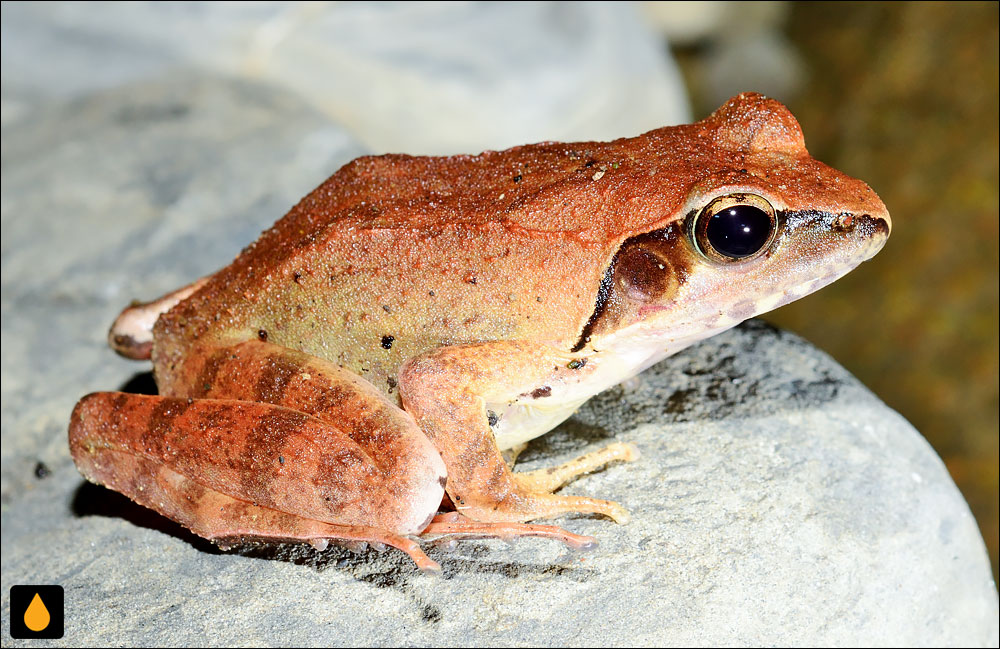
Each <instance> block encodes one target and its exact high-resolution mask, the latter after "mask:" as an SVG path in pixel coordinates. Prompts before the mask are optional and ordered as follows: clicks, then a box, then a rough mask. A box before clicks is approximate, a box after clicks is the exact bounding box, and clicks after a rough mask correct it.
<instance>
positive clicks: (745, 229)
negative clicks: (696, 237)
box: [705, 205, 771, 259]
mask: <svg viewBox="0 0 1000 649" xmlns="http://www.w3.org/2000/svg"><path fill="white" fill-rule="evenodd" d="M705 236H706V237H707V238H708V242H709V243H710V244H712V247H713V248H715V250H716V251H718V253H719V254H721V255H725V256H726V257H732V258H734V259H742V258H743V257H749V256H750V255H752V254H754V253H755V252H757V251H758V250H760V249H761V248H763V247H764V244H765V243H767V240H768V239H770V238H771V217H770V216H768V215H767V212H765V211H764V210H762V209H760V208H757V207H754V206H752V205H733V206H732V207H727V208H726V209H724V210H722V211H721V212H719V213H717V214H715V215H714V216H712V218H711V219H709V221H708V227H707V229H706V230H705Z"/></svg>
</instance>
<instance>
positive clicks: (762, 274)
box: [69, 93, 890, 570]
mask: <svg viewBox="0 0 1000 649" xmlns="http://www.w3.org/2000/svg"><path fill="white" fill-rule="evenodd" d="M889 230H890V220H889V215H888V213H887V212H886V209H885V206H884V205H883V204H882V202H881V201H880V200H879V198H878V197H877V196H876V195H875V193H874V192H873V191H872V190H871V189H869V188H868V186H867V185H865V184H864V183H863V182H861V181H858V180H855V179H853V178H850V177H848V176H846V175H844V174H842V173H840V172H838V171H836V170H834V169H831V168H830V167H827V166H825V165H823V164H822V163H820V162H818V161H816V160H814V159H813V158H812V157H810V156H809V154H808V152H807V151H806V148H805V145H804V142H803V138H802V132H801V129H800V128H799V125H798V123H797V122H796V121H795V118H794V117H793V116H792V115H791V114H790V113H789V111H788V110H787V109H786V108H785V107H784V106H782V105H781V104H780V103H778V102H777V101H774V100H772V99H768V98H765V97H763V96H761V95H758V94H752V93H747V94H743V95H740V96H738V97H734V98H733V99H731V100H730V101H729V102H727V103H726V104H725V105H724V106H722V107H721V108H719V110H717V111H716V112H715V113H713V114H712V115H711V116H710V117H708V118H707V119H705V120H702V121H700V122H697V123H695V124H690V125H684V126H676V127H668V128H661V129H657V130H655V131H650V132H649V133H646V134H644V135H640V136H638V137H633V138H625V139H620V140H615V141H613V142H582V143H573V144H562V143H551V142H549V143H541V144H533V145H527V146H521V147H515V148H513V149H509V150H507V151H499V152H495V151H489V152H486V153H483V154H480V155H475V156H452V157H445V158H434V157H411V156H404V155H384V156H377V157H365V158H359V159H357V160H354V161H353V162H350V163H348V164H347V165H345V166H344V167H343V168H341V169H340V170H339V171H338V172H337V173H335V174H334V175H333V176H332V177H331V178H330V179H328V180H327V181H326V182H324V183H323V184H322V185H320V186H319V187H318V188H317V189H316V190H315V191H313V192H312V193H311V194H309V195H308V196H306V197H305V198H304V199H303V200H302V201H301V202H300V203H299V204H298V205H296V206H295V207H294V208H292V210H291V211H290V212H289V213H288V214H287V215H285V216H284V217H283V218H282V219H281V220H280V221H278V222H277V223H276V224H275V225H274V226H273V227H272V228H271V229H269V230H268V231H266V232H265V233H264V234H263V235H262V236H261V237H260V239H258V240H257V242H256V243H254V244H252V245H251V246H249V247H248V248H247V249H245V250H244V251H243V252H242V253H241V254H240V255H239V257H237V258H236V260H235V261H233V262H232V263H231V264H230V265H229V266H227V267H225V268H223V269H222V270H220V271H218V272H217V273H215V274H214V275H211V276H209V277H206V278H204V279H201V280H199V281H197V282H195V283H194V284H191V285H190V286H188V287H185V288H183V289H180V290H179V291H176V292H174V293H172V294H170V295H168V296H165V297H163V298H161V299H159V300H157V301H154V302H151V303H148V304H143V305H136V306H132V307H130V308H128V309H126V310H125V311H124V312H123V313H122V315H121V316H119V318H118V320H117V321H116V322H115V324H114V325H113V327H112V330H111V333H110V340H111V345H112V347H114V348H115V349H116V350H117V351H118V352H119V353H122V354H124V355H126V356H129V357H131V358H137V359H151V360H152V361H153V366H154V372H155V376H156V382H157V385H158V387H159V392H160V394H159V396H147V395H138V394H126V393H120V392H101V393H95V394H91V395H88V396H86V397H84V398H83V399H82V400H81V401H80V402H79V404H78V405H77V406H76V409H75V410H74V412H73V415H72V419H71V422H70V429H69V437H70V449H71V451H72V454H73V458H74V460H75V461H76V463H77V466H78V467H79V469H80V471H81V472H82V473H83V475H84V476H85V477H87V478H88V479H89V480H92V481H94V482H98V483H100V484H104V485H106V486H108V487H110V488H112V489H115V490H118V491H120V492H122V493H124V494H125V495H127V496H129V497H130V498H132V499H133V500H135V501H136V502H139V503H141V504H143V505H146V506H147V507H151V508H153V509H155V510H156V511H158V512H160V513H162V514H163V515H165V516H167V517H169V518H171V519H173V520H175V521H178V522H180V523H181V524H183V525H185V526H186V527H188V528H190V529H191V530H193V531H194V532H195V533H197V534H199V535H201V536H204V537H206V538H209V539H213V540H215V541H217V542H220V543H223V544H227V543H232V542H234V541H246V540H275V541H287V540H299V541H308V542H311V543H313V544H314V545H315V546H317V547H320V548H323V547H326V544H327V542H328V541H330V540H334V541H338V542H355V543H357V542H368V543H373V544H389V545H392V546H395V547H397V548H400V549H401V550H403V551H405V552H407V553H408V554H409V555H410V556H411V557H412V558H413V560H414V561H415V562H416V563H417V565H418V566H420V567H421V568H424V569H429V570H430V569H436V568H437V564H436V563H435V562H433V561H432V560H431V559H429V558H428V557H427V556H426V555H425V554H424V553H423V552H422V550H421V549H420V546H419V544H418V543H417V540H420V539H441V538H445V539H448V538H462V537H467V536H474V537H482V536H518V535H538V536H551V537H554V538H558V539H560V540H562V541H564V542H566V543H568V544H570V545H574V546H579V547H586V546H588V545H590V544H592V543H593V540H592V539H590V538H588V537H581V536H577V535H574V534H571V533H569V532H565V531H563V530H561V529H559V528H557V527H551V526H545V525H530V524H527V521H531V520H534V519H539V518H546V517H551V516H556V515H559V514H563V513H567V512H583V513H596V514H602V515H605V516H608V517H610V518H612V519H615V520H617V521H620V522H623V521H624V520H626V518H627V514H626V512H625V510H624V509H623V508H622V507H621V506H620V505H618V504H617V503H613V502H608V501H604V500H596V499H592V498H583V497H577V496H571V495H563V494H557V493H554V492H555V491H556V490H558V489H559V488H560V487H561V486H562V485H563V484H564V483H565V482H567V481H568V480H570V479H571V478H573V477H575V476H577V475H579V474H581V473H586V472H589V471H593V470H594V469H597V468H599V467H601V466H603V465H605V464H607V463H608V462H611V461H615V460H631V459H635V457H636V453H635V449H634V448H633V447H631V446H630V445H627V444H620V443H619V444H612V445H611V446H609V447H607V448H605V449H602V450H600V451H596V452H594V453H591V454H588V455H586V456H584V457H582V458H578V459H577V460H574V461H571V462H569V463H567V464H565V465H562V466H559V467H554V468H552V469H546V470H540V471H533V472H527V473H516V472H513V471H512V470H511V466H510V465H509V464H508V462H507V461H505V459H504V456H503V455H502V453H501V452H502V451H505V450H507V449H515V450H516V449H517V448H520V447H521V446H522V445H523V443H524V442H526V441H527V440H530V439H532V438H534V437H537V436H539V435H541V434H543V433H545V432H546V431H548V430H550V429H551V428H552V427H554V426H555V425H556V424H558V423H559V422H560V421H562V420H563V419H565V418H566V417H568V416H569V415H571V414H572V413H573V411H574V410H575V409H576V408H577V407H578V406H579V405H580V404H582V403H583V402H584V401H586V400H587V399H588V398H590V397H591V396H593V395H595V394H597V393H598V392H600V391H602V390H604V389H606V388H609V387H611V386H613V385H615V384H616V383H618V382H620V381H622V380H624V379H626V378H628V377H630V376H633V375H635V374H636V373H638V372H641V371H642V370H643V369H644V368H646V367H648V366H650V365H652V364H653V363H656V362H657V361H659V360H660V359H662V358H664V357H666V356H668V355H670V354H673V353H675V352H677V351H678V350H680V349H683V348H685V347H687V346H688V345H690V344H692V343H694V342H696V341H698V340H701V339H703V338H706V337H708V336H711V335H714V334H716V333H718V332H720V331H723V330H725V329H728V328H730V327H732V326H734V325H736V324H737V323H739V322H741V321H743V320H745V319H747V318H749V317H751V316H754V315H756V314H758V313H762V312H765V311H768V310H771V309H773V308H775V307H778V306H780V305H782V304H785V303H786V302H789V301H791V300H794V299H796V298H798V297H801V296H803V295H805V294H807V293H810V292H812V291H814V290H816V289H818V288H820V287H822V286H824V285H826V284H828V283H830V282H832V281H833V280H835V279H836V278H838V277H840V276H841V275H843V274H844V273H846V272H848V271H849V270H851V269H852V268H854V267H855V266H856V265H858V264H859V263H861V262H862V261H864V260H866V259H869V258H870V257H872V256H873V255H874V254H875V253H876V252H878V250H879V249H880V248H881V247H882V245H883V244H884V243H885V240H886V238H887V237H888V235H889ZM444 510H447V513H441V512H442V511H444Z"/></svg>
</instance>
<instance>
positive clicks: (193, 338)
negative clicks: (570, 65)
mask: <svg viewBox="0 0 1000 649" xmlns="http://www.w3.org/2000/svg"><path fill="white" fill-rule="evenodd" d="M635 139H637V138H633V140H635ZM629 142H630V141H628V140H625V141H618V142H612V143H583V144H555V143H544V144H538V145H529V146H524V147H517V148H515V149H510V150H507V151H501V152H486V153H483V154H481V155H478V156H454V157H449V158H430V157H413V156H404V155H387V156H378V157H366V158H359V159H357V160H354V161H352V162H351V163H349V164H347V165H345V166H344V167H343V168H342V169H340V170H339V171H338V172H337V173H336V174H334V175H333V176H332V177H331V178H329V179H328V180H327V181H326V182H324V183H323V184H322V185H320V186H319V187H318V188H317V189H316V190H314V191H313V192H312V193H310V194H309V195H308V196H306V197H305V198H304V199H303V200H302V201H301V202H300V203H299V204H298V205H296V206H295V207H294V208H292V210H291V211H290V212H289V213H288V214H287V215H286V216H285V217H284V218H282V219H281V220H280V221H278V222H277V223H276V224H275V225H274V226H273V227H272V228H270V229H269V230H268V231H266V232H265V233H264V234H263V235H262V236H261V237H260V238H259V239H258V241H257V242H255V243H254V244H252V245H251V246H249V247H248V248H247V249H245V250H244V251H243V252H242V253H241V254H240V256H239V257H238V258H237V259H236V260H235V261H234V262H233V263H232V264H231V265H229V266H228V267H226V268H224V269H222V270H220V271H219V272H218V273H216V275H214V276H213V277H212V278H211V279H210V280H209V282H208V283H207V284H206V285H205V286H204V287H203V288H202V289H201V290H199V291H198V292H197V293H196V294H194V295H193V296H191V297H190V298H188V299H187V300H185V301H184V302H182V303H181V304H179V305H178V306H177V307H176V308H175V309H173V310H172V311H171V312H169V313H168V314H165V315H164V316H163V317H162V318H161V319H160V321H159V322H158V324H157V332H156V351H155V352H154V354H155V357H154V360H155V361H156V363H157V373H158V376H165V375H167V374H168V372H167V371H166V370H165V368H166V367H167V366H174V365H176V364H178V363H179V362H180V361H181V360H182V359H183V357H184V356H185V354H186V352H187V350H188V349H189V348H190V347H191V346H192V345H195V344H197V343H198V342H199V341H205V340H209V341H211V340H214V339H217V338H218V339H226V340H240V339H242V340H245V339H248V338H250V337H254V336H256V337H261V338H264V337H266V338H267V339H268V340H269V341H271V342H276V343H278V344H282V345H285V346H288V347H293V348H296V349H299V350H302V351H306V352H308V353H310V354H313V355H316V356H319V357H322V358H326V359H328V360H331V361H334V362H337V363H339V364H341V365H344V366H345V367H349V368H350V369H352V370H354V371H357V372H359V373H362V374H366V373H367V374H369V375H372V374H374V375H376V376H374V377H372V378H373V379H374V380H373V382H374V383H376V384H379V383H383V382H384V383H383V386H384V385H390V384H391V383H392V381H393V379H394V376H395V372H396V370H397V369H398V367H399V365H400V364H401V363H402V362H403V361H405V360H406V359H407V358H409V357H411V356H414V355H416V354H419V353H422V352H423V351H426V350H429V349H432V348H434V347H437V346H440V345H443V344H460V343H466V342H477V341H488V340H498V339H538V340H546V341H548V342H551V343H553V344H557V345H561V346H569V345H572V343H573V342H574V341H575V340H576V337H578V336H579V332H580V331H581V329H582V328H583V326H584V324H585V323H586V321H587V319H588V318H589V316H590V315H591V313H592V311H593V307H594V302H595V299H596V291H597V290H598V287H599V285H600V282H601V278H602V276H603V274H604V271H605V268H606V267H607V265H608V263H609V261H610V258H611V257H612V256H613V254H614V250H615V249H616V245H617V240H618V239H619V238H620V233H622V232H626V231H627V230H628V227H629V226H628V224H627V223H626V222H625V221H626V220H627V219H625V215H624V214H623V204H622V199H621V196H620V195H621V193H622V192H623V191H625V190H629V189H630V185H629V184H628V182H627V179H625V177H624V176H623V175H620V174H619V173H618V172H619V171H620V170H621V168H622V166H623V164H624V163H627V161H628V157H629V154H630V152H629V146H628V144H629ZM639 159H640V156H635V155H633V160H632V163H631V167H632V170H633V171H635V169H636V167H637V162H636V161H637V160H639ZM642 159H645V158H642ZM616 178H619V179H620V180H618V182H616ZM621 179H624V180H625V182H624V183H623V182H622V180H621ZM624 207H628V201H625V205H624ZM641 218H648V215H647V216H641Z"/></svg>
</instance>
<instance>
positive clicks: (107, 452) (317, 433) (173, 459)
mask: <svg viewBox="0 0 1000 649" xmlns="http://www.w3.org/2000/svg"><path fill="white" fill-rule="evenodd" d="M70 451H71V453H72V455H73V458H74V460H75V461H76V463H77V466H78V467H79V468H80V472H81V473H82V474H83V475H84V476H85V477H86V478H87V479H89V480H91V481H93V482H97V483H100V484H104V485H106V486H108V487H110V488H112V489H115V490H117V491H120V492H121V493H123V494H125V495H127V496H128V497H130V498H132V499H133V500H135V501H136V502H138V503H140V504H142V505H145V506H147V507H150V508H152V509H154V510H156V511H158V512H160V513H161V514H163V515H165V516H167V517H168V518H171V519H173V520H175V521H177V522H179V523H181V524H182V525H184V526H185V527H188V528H189V529H191V530H192V531H193V532H195V533H196V534H198V535H200V536H203V537H205V538H208V539H211V540H214V541H216V542H219V543H221V544H230V543H233V542H236V541H240V542H247V541H254V540H259V541H269V540H270V541H275V540H277V541H290V540H295V541H307V542H310V543H312V544H313V545H314V546H316V547H325V544H326V542H327V541H328V540H334V541H348V542H359V541H360V542H368V543H372V544H378V543H382V544H387V545H392V546H394V547H397V548H399V549H401V550H403V551H404V552H406V553H407V554H409V555H410V556H411V557H412V558H413V560H414V562H415V563H416V564H417V565H418V566H419V567H421V568H423V569H430V570H433V569H436V567H437V565H436V564H435V563H434V562H433V561H431V560H430V559H429V558H427V557H426V555H424V554H423V552H422V551H421V550H420V549H419V546H417V545H416V544H415V543H414V542H413V541H412V539H409V538H407V536H408V535H411V534H416V533H418V532H420V531H421V530H423V529H424V528H425V527H426V525H427V523H428V522H429V521H430V520H431V518H433V516H434V514H435V512H436V511H437V502H434V499H435V498H436V499H437V501H438V502H439V501H440V498H441V493H442V492H443V486H442V484H441V482H440V481H439V480H438V476H437V475H432V473H433V461H432V469H431V471H427V470H422V471H421V468H420V467H418V468H417V470H416V471H411V470H407V467H405V466H401V467H397V468H399V469H400V470H399V471H398V472H397V473H391V472H389V474H388V475H386V474H385V473H384V472H383V469H384V468H385V467H380V466H379V463H378V461H377V460H376V459H375V458H373V457H372V456H371V455H370V454H369V453H368V452H366V449H365V448H364V447H362V446H360V445H358V444H356V443H355V442H353V440H351V439H349V437H348V436H346V435H344V434H343V433H341V432H340V431H339V430H337V429H336V428H335V427H333V426H331V425H330V424H329V423H328V422H324V421H322V420H320V419H318V418H316V417H311V416H309V415H306V414H304V413H301V412H296V411H293V410H290V409H288V408H283V407H280V406H273V405H270V404H264V403H252V402H244V401H234V400H224V399H184V398H174V397H160V396H149V395H140V394H125V393H109V392H104V393H95V394H91V395H88V396H86V397H84V398H83V399H81V401H80V403H79V404H77V407H76V409H75V410H74V412H73V416H72V418H71V423H70ZM411 459H413V458H411ZM429 481H433V484H431V485H428V484H427V482H429ZM428 489H429V490H431V491H434V490H435V489H436V490H437V491H436V493H432V494H430V496H431V498H430V500H428V498H427V496H428V494H427V493H424V492H426V491H428ZM430 503H432V504H430ZM421 507H422V508H423V510H422V511H421Z"/></svg>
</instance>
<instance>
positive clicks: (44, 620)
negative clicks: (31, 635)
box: [22, 593, 52, 633]
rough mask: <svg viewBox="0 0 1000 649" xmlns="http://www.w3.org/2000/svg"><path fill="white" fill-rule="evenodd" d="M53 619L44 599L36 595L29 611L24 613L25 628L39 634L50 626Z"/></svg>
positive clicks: (29, 606)
mask: <svg viewBox="0 0 1000 649" xmlns="http://www.w3.org/2000/svg"><path fill="white" fill-rule="evenodd" d="M22 601H23V600H22ZM51 619H52V617H51V616H50V615H49V609H47V608H45V604H44V603H43V602H42V598H41V597H39V596H38V593H35V596H34V597H33V598H32V600H31V603H30V604H28V609H27V610H26V611H25V612H24V626H26V627H28V628H29V629H31V630H32V631H34V632H35V633H38V632H39V631H41V630H42V629H44V628H45V627H47V626H48V625H49V621H50V620H51Z"/></svg>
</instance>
